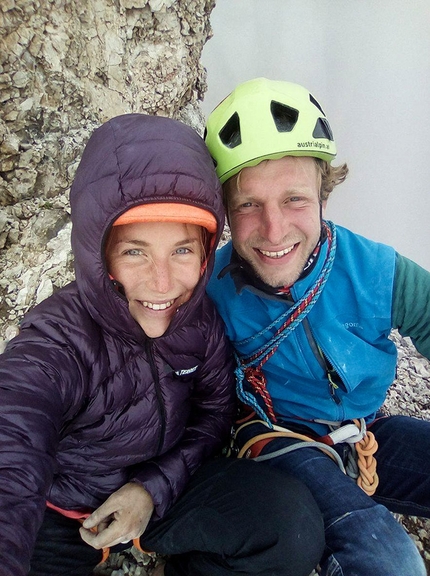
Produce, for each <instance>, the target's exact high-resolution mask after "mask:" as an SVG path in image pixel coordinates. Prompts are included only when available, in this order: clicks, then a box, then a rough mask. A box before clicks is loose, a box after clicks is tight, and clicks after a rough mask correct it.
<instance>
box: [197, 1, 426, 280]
mask: <svg viewBox="0 0 430 576" xmlns="http://www.w3.org/2000/svg"><path fill="white" fill-rule="evenodd" d="M211 23H212V27H213V31H214V36H213V38H212V39H211V40H209V42H208V43H207V45H206V46H205V48H204V50H203V57H202V60H203V64H204V65H205V67H206V68H207V71H208V92H207V94H206V97H205V101H204V102H203V110H204V112H205V113H206V114H208V113H209V112H210V111H211V110H212V109H213V108H214V106H216V104H217V103H218V102H219V101H220V100H221V99H222V98H224V96H226V95H227V94H228V93H229V92H230V91H231V90H232V89H233V88H234V87H235V86H236V84H238V83H239V82H242V81H244V80H248V79H250V78H254V77H258V76H266V77H267V78H272V79H276V80H278V79H279V80H288V81H292V82H297V83H299V84H303V85H304V86H306V87H307V88H309V89H310V91H311V92H312V93H313V94H314V95H315V97H316V98H317V99H318V100H319V101H320V103H321V105H322V106H323V108H324V109H325V112H326V114H327V116H328V118H329V121H330V123H331V126H332V129H333V132H334V134H335V137H336V141H337V148H338V158H337V161H338V162H344V161H346V162H347V163H348V165H349V167H350V176H349V177H348V180H347V181H346V182H345V183H344V184H342V185H341V186H340V187H338V188H337V189H336V190H335V192H334V193H333V196H332V198H331V199H330V202H329V206H328V212H327V217H328V218H330V219H332V220H334V221H335V222H337V223H338V224H342V225H344V226H347V227H349V228H351V229H352V230H354V231H355V232H358V233H360V234H363V235H365V236H368V237H370V238H372V239H374V240H378V241H381V242H385V243H387V244H391V245H392V246H394V247H395V248H396V250H398V251H399V252H401V253H402V254H403V255H405V256H407V257H409V258H411V259H413V260H415V261H416V262H418V263H419V264H420V265H421V266H423V267H425V268H427V269H428V270H430V161H429V151H430V2H429V0H411V2H405V1H404V0H217V4H216V6H215V8H214V10H213V12H212V16H211Z"/></svg>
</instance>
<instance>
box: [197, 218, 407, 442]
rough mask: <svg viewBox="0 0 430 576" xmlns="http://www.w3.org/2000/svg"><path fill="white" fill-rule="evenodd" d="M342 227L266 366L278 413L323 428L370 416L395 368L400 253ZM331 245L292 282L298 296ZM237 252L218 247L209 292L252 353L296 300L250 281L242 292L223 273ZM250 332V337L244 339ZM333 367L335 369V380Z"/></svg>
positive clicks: (243, 348)
mask: <svg viewBox="0 0 430 576" xmlns="http://www.w3.org/2000/svg"><path fill="white" fill-rule="evenodd" d="M336 230H337V250H336V255H335V259H334V263H333V268H332V270H331V272H330V275H329V278H328V280H327V283H326V284H325V286H324V288H323V290H322V292H321V295H320V297H319V299H318V301H317V302H316V304H315V305H314V307H313V308H312V309H311V311H310V312H309V314H308V315H307V317H306V318H305V320H304V321H302V322H301V323H300V324H299V325H298V327H297V328H296V329H295V330H294V331H292V332H291V333H290V335H289V336H288V337H287V338H286V339H285V340H283V342H282V343H281V345H280V347H279V348H278V350H277V351H276V352H275V354H274V355H273V356H272V357H271V358H270V359H269V360H268V361H267V362H266V363H265V364H264V368H263V370H264V373H265V375H266V377H267V382H268V386H267V388H268V391H269V393H270V395H271V397H272V400H273V405H274V410H275V413H276V414H277V416H278V417H279V418H280V420H282V421H291V420H293V421H297V422H302V423H303V420H305V421H306V424H307V425H311V427H312V428H314V430H315V431H316V432H318V433H321V434H324V433H326V429H325V427H323V426H321V425H318V424H316V423H315V422H314V421H315V420H319V419H323V420H328V421H343V420H347V419H351V418H361V417H365V418H366V420H367V421H370V420H372V419H373V418H374V415H375V412H376V411H377V410H378V409H379V408H380V406H381V405H382V403H383V402H384V399H385V395H386V392H387V389H388V388H389V386H390V385H391V383H392V382H393V379H394V378H395V370H396V347H395V345H394V344H393V342H392V341H391V340H389V339H388V336H389V334H390V331H391V328H392V302H393V285H394V275H395V263H396V253H395V251H394V249H392V248H390V247H388V246H385V245H383V244H378V243H375V242H372V241H370V240H367V239H365V238H363V237H361V236H358V235H356V234H354V233H352V232H350V231H349V230H346V229H344V228H341V227H337V228H336ZM326 253H327V242H325V243H324V244H323V245H322V248H321V253H320V256H319V258H318V262H317V264H316V266H315V267H314V269H313V270H312V272H311V273H310V274H309V275H307V276H306V277H305V278H303V279H301V280H299V281H297V282H296V283H295V284H294V285H293V287H292V289H291V294H292V297H293V300H294V302H297V301H298V300H300V299H301V298H302V297H303V296H304V294H305V293H306V292H307V291H308V290H309V288H311V287H312V286H313V285H314V283H315V281H316V279H317V278H318V276H319V275H320V272H321V270H322V268H323V265H324V261H325V256H326ZM231 254H232V245H231V243H229V244H228V245H226V246H225V247H223V248H222V249H221V250H219V251H218V253H217V259H216V265H215V270H214V274H213V276H212V279H211V281H210V283H209V286H208V293H209V295H210V296H211V297H212V299H214V300H215V302H216V305H217V307H218V311H219V312H220V313H221V316H222V317H223V319H224V322H225V324H226V326H227V335H228V336H229V338H230V339H231V341H232V342H233V344H234V345H235V347H236V350H237V352H238V354H239V356H249V355H251V354H252V353H253V352H254V351H255V350H257V349H258V348H259V347H260V346H261V345H262V344H263V343H264V342H267V340H268V339H269V338H270V336H271V334H272V333H273V332H274V331H275V330H276V328H277V327H279V325H280V323H278V324H276V323H275V326H274V328H272V329H271V331H268V332H266V333H264V334H261V335H260V336H259V337H257V338H252V337H254V336H255V335H256V334H258V333H259V332H260V331H261V330H262V329H263V328H266V327H267V326H269V325H270V324H271V323H272V322H273V321H274V320H276V319H277V318H279V317H280V316H281V315H282V314H283V313H285V311H286V309H287V307H288V306H291V303H290V304H288V303H287V302H286V301H285V299H280V298H278V297H276V296H273V297H271V296H270V295H268V294H267V293H263V292H259V291H258V290H257V289H256V288H255V287H252V286H245V287H242V288H243V289H242V291H240V293H237V289H236V286H235V282H234V280H233V278H232V276H231V275H230V274H224V276H223V275H221V278H218V275H219V273H220V272H221V271H222V270H223V269H224V268H225V267H226V266H227V265H229V263H230V259H231ZM247 338H251V339H250V340H248V341H246V342H242V341H243V340H246V339H247ZM329 373H333V378H332V380H333V381H334V383H331V382H330V380H329V377H328V376H329ZM245 387H246V383H245ZM248 390H249V388H248ZM260 404H261V402H260Z"/></svg>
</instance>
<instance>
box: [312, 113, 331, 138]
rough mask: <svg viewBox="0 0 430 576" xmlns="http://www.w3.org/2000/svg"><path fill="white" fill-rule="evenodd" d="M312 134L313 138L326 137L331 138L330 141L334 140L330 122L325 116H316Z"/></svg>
mask: <svg viewBox="0 0 430 576" xmlns="http://www.w3.org/2000/svg"><path fill="white" fill-rule="evenodd" d="M312 136H313V137H314V138H327V140H331V141H332V142H333V141H334V138H333V132H332V131H331V128H330V124H329V123H328V122H327V120H326V119H325V118H318V120H317V123H316V124H315V128H314V131H313V134H312Z"/></svg>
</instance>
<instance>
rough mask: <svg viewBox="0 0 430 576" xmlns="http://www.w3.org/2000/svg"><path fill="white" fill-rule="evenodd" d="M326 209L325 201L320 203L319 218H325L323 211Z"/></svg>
mask: <svg viewBox="0 0 430 576" xmlns="http://www.w3.org/2000/svg"><path fill="white" fill-rule="evenodd" d="M326 207H327V200H323V201H322V202H321V216H322V217H323V218H325V209H326Z"/></svg>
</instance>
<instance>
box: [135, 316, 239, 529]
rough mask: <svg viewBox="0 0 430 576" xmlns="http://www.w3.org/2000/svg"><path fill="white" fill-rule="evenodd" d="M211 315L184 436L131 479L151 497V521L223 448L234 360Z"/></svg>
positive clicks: (228, 425) (231, 409)
mask: <svg viewBox="0 0 430 576" xmlns="http://www.w3.org/2000/svg"><path fill="white" fill-rule="evenodd" d="M214 315H215V317H214V318H213V322H212V324H211V328H210V331H211V336H210V339H209V345H208V348H207V353H206V359H205V362H204V366H203V367H202V368H201V370H200V373H199V378H198V380H197V382H196V383H195V388H194V393H193V397H192V399H191V400H192V409H191V415H190V418H189V421H188V424H187V427H186V429H185V432H184V434H183V436H182V438H181V440H180V442H179V443H178V444H177V445H176V446H175V447H174V448H173V449H171V450H170V451H169V452H167V453H165V454H163V455H162V456H160V457H158V458H156V459H153V460H152V461H149V462H146V463H145V465H144V466H143V467H142V469H141V471H140V472H138V473H137V474H136V475H135V477H134V480H135V481H138V482H140V483H142V484H143V485H144V486H145V488H146V489H147V490H148V492H149V493H150V494H151V495H152V497H153V500H154V504H155V512H154V518H155V519H157V518H160V517H162V516H163V515H164V514H165V512H166V511H167V510H168V509H169V508H170V506H171V505H172V504H173V502H174V501H175V500H176V499H177V498H178V496H179V495H180V493H181V492H182V490H183V489H184V487H185V486H186V484H187V482H188V480H189V478H190V476H191V474H193V472H195V470H196V469H197V468H198V467H199V466H200V464H201V463H202V462H203V461H204V460H205V459H206V458H208V457H209V456H211V455H213V454H214V453H215V452H216V451H217V450H219V449H220V448H221V447H222V446H223V445H224V444H225V442H226V440H227V438H228V435H229V432H230V429H231V425H232V422H233V416H234V411H235V406H236V404H235V390H234V360H233V356H232V351H231V347H230V344H229V342H228V341H227V339H226V337H225V333H224V325H223V323H222V321H221V320H220V319H219V318H218V316H217V315H216V314H215V312H214Z"/></svg>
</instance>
